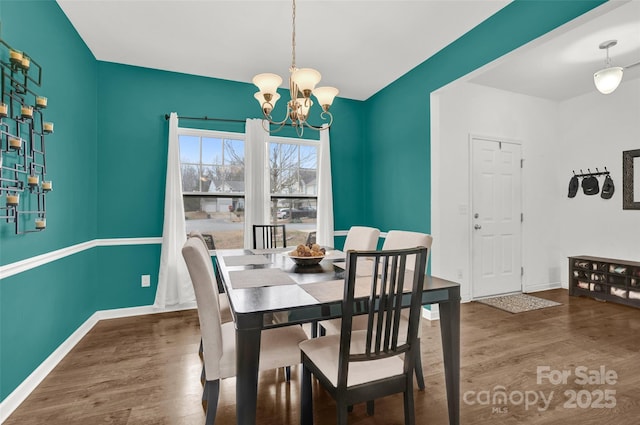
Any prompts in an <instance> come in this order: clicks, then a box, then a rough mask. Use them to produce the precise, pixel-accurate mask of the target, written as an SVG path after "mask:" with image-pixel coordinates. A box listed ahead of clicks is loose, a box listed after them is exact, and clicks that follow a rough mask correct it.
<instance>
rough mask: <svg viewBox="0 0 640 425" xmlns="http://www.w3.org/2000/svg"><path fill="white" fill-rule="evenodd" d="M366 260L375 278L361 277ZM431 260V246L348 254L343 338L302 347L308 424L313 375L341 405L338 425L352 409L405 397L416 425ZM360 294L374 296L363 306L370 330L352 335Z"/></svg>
mask: <svg viewBox="0 0 640 425" xmlns="http://www.w3.org/2000/svg"><path fill="white" fill-rule="evenodd" d="M363 257H364V258H363ZM365 258H368V259H373V260H374V261H372V262H371V264H372V273H371V276H369V277H365V276H357V274H356V270H357V262H358V259H365ZM426 260H427V248H425V247H416V248H409V249H398V250H386V251H349V252H347V260H346V261H347V269H346V272H345V283H344V297H343V301H342V321H341V332H340V334H339V335H327V336H322V337H318V338H312V339H309V340H306V341H303V342H301V343H300V350H301V352H302V366H303V372H302V395H301V423H302V424H304V425H311V424H312V423H313V405H312V402H313V396H312V389H311V375H312V374H313V375H314V376H315V377H316V378H317V379H318V381H319V382H320V384H321V385H322V386H323V387H324V388H325V389H326V390H327V392H328V393H329V394H330V395H331V396H332V397H333V398H334V400H335V401H336V404H337V419H338V421H337V423H338V425H346V424H347V415H348V410H349V406H352V405H354V404H356V403H361V402H365V401H366V402H367V407H369V405H370V404H371V406H373V400H375V399H376V398H380V397H385V396H387V395H391V394H395V393H403V394H404V417H405V424H406V425H413V424H415V412H414V405H413V373H414V367H415V359H416V356H418V355H419V354H420V353H419V350H420V344H419V341H418V326H419V322H420V313H421V312H420V310H421V300H422V289H423V285H424V278H425V274H424V272H422V271H423V270H424V269H425V267H426ZM409 263H412V264H413V267H412V268H409V267H408V265H409ZM414 270H416V271H417V272H414ZM356 290H357V292H358V293H361V291H366V292H364V293H368V294H369V295H368V298H367V299H366V301H364V302H359V304H358V307H359V308H363V309H364V310H365V311H366V313H365V317H366V318H367V327H366V329H364V330H355V331H352V327H351V325H352V321H353V317H354V313H356V307H355V306H354V298H355V297H356ZM405 291H408V292H405ZM406 297H409V299H410V306H409V311H408V320H403V319H402V317H401V316H402V313H403V303H402V300H403V299H406ZM406 313H407V312H406V311H405V314H406ZM402 328H404V329H402ZM401 334H404V335H406V337H404V338H402V337H401ZM367 410H369V409H367Z"/></svg>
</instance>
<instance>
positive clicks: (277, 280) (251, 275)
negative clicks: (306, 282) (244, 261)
mask: <svg viewBox="0 0 640 425" xmlns="http://www.w3.org/2000/svg"><path fill="white" fill-rule="evenodd" d="M229 279H230V280H231V286H232V287H233V289H240V288H257V287H260V286H275V285H293V284H295V283H296V282H295V281H294V280H293V279H291V277H289V275H288V274H287V273H285V272H283V271H282V270H280V269H252V270H236V271H230V272H229Z"/></svg>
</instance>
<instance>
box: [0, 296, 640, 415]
mask: <svg viewBox="0 0 640 425" xmlns="http://www.w3.org/2000/svg"><path fill="white" fill-rule="evenodd" d="M534 295H536V296H540V297H542V298H547V299H552V300H554V301H559V302H561V303H562V306H558V307H552V308H547V309H543V310H537V311H531V312H526V313H519V314H511V313H507V312H504V311H501V310H497V309H495V308H493V307H489V306H486V305H482V304H478V303H473V302H472V303H466V304H463V305H462V308H461V315H462V328H461V345H462V358H461V365H462V366H461V367H462V369H461V376H462V378H461V387H462V389H461V393H462V394H461V395H462V397H463V399H462V402H461V419H462V420H461V423H462V424H465V425H466V424H473V425H476V424H477V425H480V424H545V425H547V424H562V425H572V424H580V425H588V424H598V425H600V424H608V423H615V424H618V425H627V424H628V425H638V424H640V310H638V309H634V308H631V307H625V306H620V305H615V304H610V303H601V302H598V301H594V300H591V299H586V298H573V297H569V296H568V294H567V291H566V290H553V291H546V292H540V293H537V294H534ZM199 341H200V334H199V327H198V318H197V313H196V312H195V310H191V311H183V312H174V313H165V314H156V315H149V316H139V317H131V318H125V319H113V320H105V321H102V322H100V323H98V324H97V325H96V326H95V328H94V329H92V330H91V332H90V333H89V334H88V335H86V336H85V338H84V339H83V340H82V341H81V342H80V343H79V344H78V345H77V346H76V347H75V348H74V349H73V351H72V352H71V353H69V355H68V356H67V357H66V358H65V359H64V360H63V361H62V362H61V363H60V364H59V365H58V366H57V367H56V368H55V370H54V371H53V372H52V373H51V374H50V375H49V376H48V377H47V378H46V379H45V380H44V381H43V382H42V383H41V385H40V386H39V387H38V388H37V389H36V390H35V391H34V392H33V393H32V394H31V395H30V396H29V397H28V399H27V400H26V401H25V402H24V403H23V404H22V405H21V406H20V407H19V408H18V409H16V411H15V412H14V413H13V414H12V415H11V416H10V417H9V418H8V419H7V421H6V422H5V425H18V424H20V425H32V424H33V425H35V424H38V425H40V424H49V425H76V424H78V425H80V424H82V425H94V424H113V425H147V424H149V425H151V424H153V425H158V424H171V425H191V424H202V423H204V413H203V408H202V404H201V394H202V386H201V384H200V372H201V360H200V358H199V356H198V345H199ZM422 341H423V343H422V347H423V349H422V351H423V366H424V369H425V380H426V385H427V389H426V390H425V391H418V390H416V391H415V405H416V408H415V410H416V423H418V424H429V425H445V424H447V423H448V418H447V410H446V397H445V390H444V380H443V365H442V351H441V345H440V329H439V322H428V321H425V323H424V326H423V335H422ZM545 366H546V367H548V370H549V371H550V373H551V377H552V378H553V377H556V374H558V375H559V374H560V373H561V372H562V371H568V373H570V376H568V377H567V379H566V383H563V382H558V381H555V382H550V380H549V379H546V378H545V379H542V381H541V382H540V383H538V374H537V370H538V368H539V367H545ZM582 367H584V368H586V369H587V370H600V368H601V367H604V368H605V370H607V371H609V370H610V371H613V372H615V373H616V374H617V379H616V382H615V383H612V380H611V379H610V380H609V382H608V383H595V382H594V383H588V384H586V385H581V384H580V383H579V382H578V383H576V382H575V381H576V379H578V378H580V376H581V375H580V372H581V371H582V369H581V368H582ZM556 371H557V372H556ZM613 372H609V373H610V374H611V373H613ZM576 373H578V375H576ZM591 375H592V374H591ZM591 375H590V376H591ZM593 379H595V378H593ZM298 383H299V370H297V368H294V369H293V370H292V382H291V383H290V384H288V383H286V382H284V376H283V373H282V371H275V370H274V371H267V372H263V373H261V374H260V386H259V389H258V394H259V401H258V409H259V411H258V422H259V424H278V425H288V424H298V423H299V384H298ZM501 390H502V392H501ZM572 391H573V393H572ZM612 391H613V392H612ZM500 394H505V395H506V397H507V399H506V403H500V401H501V399H500V398H499V397H494V396H499V395H500ZM572 394H575V396H576V397H575V398H574V399H573V400H572V398H571V396H572ZM542 396H544V398H545V400H549V397H552V398H551V400H550V401H549V402H548V403H547V404H546V405H545V402H544V400H543V399H542V398H541V397H542ZM536 397H537V398H536ZM526 400H528V402H527V401H526ZM613 404H615V406H613V407H605V406H612V405H613ZM598 406H600V407H598ZM402 412H403V410H402V398H401V396H392V397H387V398H384V399H380V400H378V401H376V413H375V415H374V416H367V415H366V412H365V406H364V405H358V406H355V408H354V411H353V412H352V413H351V414H350V416H349V423H350V424H354V425H356V424H358V425H383V424H384V425H395V424H398V425H399V424H403V423H404V421H403V413H402ZM314 417H315V423H316V424H317V425H325V424H334V423H335V405H334V403H333V401H332V400H331V398H330V397H329V396H328V395H327V394H326V393H324V392H323V391H322V390H321V389H320V388H319V387H317V386H316V387H314ZM216 423H217V424H233V423H235V380H234V379H233V378H231V379H226V380H224V381H223V383H222V385H221V395H220V403H219V408H218V416H217V422H216Z"/></svg>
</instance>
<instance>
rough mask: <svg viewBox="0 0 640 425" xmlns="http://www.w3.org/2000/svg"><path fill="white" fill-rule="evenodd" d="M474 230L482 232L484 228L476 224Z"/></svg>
mask: <svg viewBox="0 0 640 425" xmlns="http://www.w3.org/2000/svg"><path fill="white" fill-rule="evenodd" d="M473 228H474V229H476V230H480V229H482V226H481V225H479V224H476V225H475V226H473Z"/></svg>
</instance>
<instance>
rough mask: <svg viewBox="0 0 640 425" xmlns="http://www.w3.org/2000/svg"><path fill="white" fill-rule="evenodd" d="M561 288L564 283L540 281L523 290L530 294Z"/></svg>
mask: <svg viewBox="0 0 640 425" xmlns="http://www.w3.org/2000/svg"><path fill="white" fill-rule="evenodd" d="M559 288H562V284H561V283H560V282H554V283H540V284H538V285H527V287H526V288H522V292H523V293H526V294H528V293H531V292H540V291H548V290H550V289H559Z"/></svg>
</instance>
